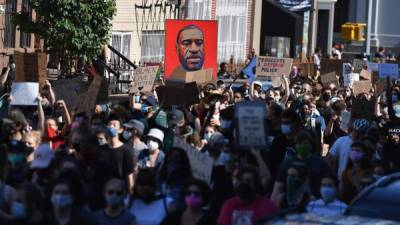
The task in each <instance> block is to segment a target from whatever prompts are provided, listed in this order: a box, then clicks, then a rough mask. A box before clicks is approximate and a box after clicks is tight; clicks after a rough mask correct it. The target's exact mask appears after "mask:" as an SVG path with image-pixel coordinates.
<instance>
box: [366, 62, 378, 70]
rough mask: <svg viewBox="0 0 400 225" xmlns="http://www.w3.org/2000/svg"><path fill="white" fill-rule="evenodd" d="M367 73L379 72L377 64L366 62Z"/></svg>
mask: <svg viewBox="0 0 400 225" xmlns="http://www.w3.org/2000/svg"><path fill="white" fill-rule="evenodd" d="M367 68H368V71H371V72H373V71H379V63H373V62H367Z"/></svg>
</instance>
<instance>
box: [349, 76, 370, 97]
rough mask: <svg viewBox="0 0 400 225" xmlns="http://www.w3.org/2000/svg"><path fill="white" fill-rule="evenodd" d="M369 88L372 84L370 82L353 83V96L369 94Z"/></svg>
mask: <svg viewBox="0 0 400 225" xmlns="http://www.w3.org/2000/svg"><path fill="white" fill-rule="evenodd" d="M371 88H372V83H371V81H370V80H360V81H354V83H353V94H354V95H355V96H357V95H359V94H362V93H369V91H370V90H371Z"/></svg>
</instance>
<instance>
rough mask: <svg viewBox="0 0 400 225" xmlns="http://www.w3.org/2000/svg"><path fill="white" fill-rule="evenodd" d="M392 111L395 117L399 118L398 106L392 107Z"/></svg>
mask: <svg viewBox="0 0 400 225" xmlns="http://www.w3.org/2000/svg"><path fill="white" fill-rule="evenodd" d="M393 111H394V115H395V116H396V117H400V116H399V115H400V104H395V105H393Z"/></svg>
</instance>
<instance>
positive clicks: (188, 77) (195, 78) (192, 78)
mask: <svg viewBox="0 0 400 225" xmlns="http://www.w3.org/2000/svg"><path fill="white" fill-rule="evenodd" d="M168 81H174V82H184V83H191V82H196V83H197V84H204V83H209V82H212V81H213V69H212V68H209V69H203V70H197V71H192V72H183V73H179V72H177V73H175V74H172V75H171V76H170V77H169V79H168Z"/></svg>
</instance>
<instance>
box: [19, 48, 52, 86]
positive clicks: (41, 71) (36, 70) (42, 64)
mask: <svg viewBox="0 0 400 225" xmlns="http://www.w3.org/2000/svg"><path fill="white" fill-rule="evenodd" d="M14 57H15V65H16V69H15V81H17V82H39V84H40V87H43V86H44V84H45V82H46V79H47V69H46V66H47V55H46V53H43V52H38V53H22V52H18V51H16V52H15V53H14Z"/></svg>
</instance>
